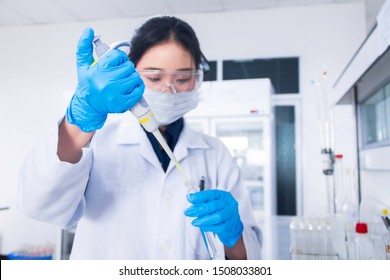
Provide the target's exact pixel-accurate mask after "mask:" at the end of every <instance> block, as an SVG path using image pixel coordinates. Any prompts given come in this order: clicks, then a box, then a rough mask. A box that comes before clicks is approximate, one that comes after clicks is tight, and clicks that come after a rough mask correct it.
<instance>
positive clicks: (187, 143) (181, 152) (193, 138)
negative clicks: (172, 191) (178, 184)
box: [116, 113, 211, 174]
mask: <svg viewBox="0 0 390 280" xmlns="http://www.w3.org/2000/svg"><path fill="white" fill-rule="evenodd" d="M122 115H124V116H123V118H122V119H121V120H120V123H119V127H118V131H117V135H116V143H117V144H129V145H131V144H139V145H140V154H141V155H142V157H144V158H145V159H146V160H147V161H149V162H150V163H151V164H153V165H154V166H156V167H157V168H159V169H161V170H162V167H161V164H160V162H159V160H158V158H157V156H156V154H155V152H154V150H153V147H152V145H151V143H150V141H149V139H148V137H147V136H146V134H145V132H144V131H143V129H142V127H141V126H140V125H139V123H138V121H137V119H136V118H135V117H134V116H133V115H132V114H130V113H125V114H122ZM210 148H211V147H210V145H209V144H208V143H207V142H206V141H205V140H204V138H203V137H199V134H198V133H197V132H196V131H194V130H193V129H191V128H190V127H189V124H188V122H187V121H186V120H184V127H183V130H182V132H181V135H180V136H179V140H178V142H177V144H176V146H175V150H174V155H175V157H176V159H177V160H178V161H179V162H180V161H181V160H183V159H184V158H186V157H187V156H188V154H189V150H195V149H210ZM173 167H174V163H173V162H172V161H171V162H170V164H169V166H168V169H167V174H168V173H169V171H170V170H171V169H172V168H173Z"/></svg>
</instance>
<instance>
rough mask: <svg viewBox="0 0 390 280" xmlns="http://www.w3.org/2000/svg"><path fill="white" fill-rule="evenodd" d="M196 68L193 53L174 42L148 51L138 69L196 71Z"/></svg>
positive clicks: (162, 44) (165, 43) (159, 45)
mask: <svg viewBox="0 0 390 280" xmlns="http://www.w3.org/2000/svg"><path fill="white" fill-rule="evenodd" d="M194 66H195V63H194V59H193V58H192V56H191V53H190V52H189V51H188V50H186V49H184V48H183V47H182V46H180V45H179V44H177V43H176V42H173V41H169V42H164V43H161V44H158V45H156V46H153V47H152V48H150V49H148V50H147V51H146V52H145V53H144V54H143V56H142V57H141V59H140V60H139V62H138V63H137V69H161V70H179V69H194V68H195V67H194Z"/></svg>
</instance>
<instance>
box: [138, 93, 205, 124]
mask: <svg viewBox="0 0 390 280" xmlns="http://www.w3.org/2000/svg"><path fill="white" fill-rule="evenodd" d="M143 96H144V98H145V99H146V101H147V102H148V104H149V106H150V109H152V111H153V113H154V115H155V117H156V119H157V121H158V123H159V124H160V125H168V124H171V123H173V122H175V121H177V120H178V119H180V118H181V117H182V116H184V115H185V114H186V113H188V112H189V111H191V110H192V109H195V108H196V106H198V103H199V92H198V91H186V92H178V93H164V92H161V91H157V90H153V89H148V88H145V91H144V95H143Z"/></svg>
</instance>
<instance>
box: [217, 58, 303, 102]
mask: <svg viewBox="0 0 390 280" xmlns="http://www.w3.org/2000/svg"><path fill="white" fill-rule="evenodd" d="M253 78H270V79H271V81H272V84H273V86H274V88H275V93H276V94H283V93H299V58H298V57H291V58H290V57H287V58H273V59H252V60H225V61H223V79H224V80H235V79H253Z"/></svg>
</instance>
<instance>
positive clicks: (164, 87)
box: [138, 70, 203, 93]
mask: <svg viewBox="0 0 390 280" xmlns="http://www.w3.org/2000/svg"><path fill="white" fill-rule="evenodd" d="M138 73H139V74H140V75H141V78H142V79H143V81H144V82H145V85H146V87H147V88H149V89H153V90H157V91H161V92H172V93H177V92H185V91H193V90H197V89H198V88H199V87H200V86H201V84H202V81H203V71H202V70H177V71H171V70H140V71H138Z"/></svg>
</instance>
